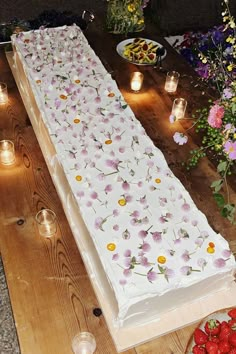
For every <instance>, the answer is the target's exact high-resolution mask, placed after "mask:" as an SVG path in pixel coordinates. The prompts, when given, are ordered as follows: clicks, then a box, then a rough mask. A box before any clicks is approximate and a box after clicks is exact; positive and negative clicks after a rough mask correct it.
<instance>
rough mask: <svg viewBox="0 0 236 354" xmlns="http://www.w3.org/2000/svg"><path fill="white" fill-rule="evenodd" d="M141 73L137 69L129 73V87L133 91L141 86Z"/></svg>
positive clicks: (138, 89)
mask: <svg viewBox="0 0 236 354" xmlns="http://www.w3.org/2000/svg"><path fill="white" fill-rule="evenodd" d="M143 78H144V76H143V74H142V73H140V72H139V71H134V72H133V73H132V74H131V78H130V87H131V90H132V91H134V92H139V91H140V90H141V88H142V84H143Z"/></svg>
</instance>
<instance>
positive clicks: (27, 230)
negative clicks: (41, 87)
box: [0, 22, 236, 354]
mask: <svg viewBox="0 0 236 354" xmlns="http://www.w3.org/2000/svg"><path fill="white" fill-rule="evenodd" d="M85 35H86V37H87V38H88V40H89V43H90V45H91V46H92V48H93V49H94V50H95V52H96V53H97V55H98V56H99V57H100V59H101V61H102V62H103V64H104V66H105V67H106V69H107V70H108V71H109V72H111V73H112V76H113V78H114V79H115V80H116V81H117V83H118V86H119V88H120V91H121V92H122V94H123V95H124V97H125V99H126V101H127V102H128V104H129V105H130V106H131V108H132V110H133V111H134V113H135V115H136V117H137V119H139V120H140V121H141V123H142V124H143V126H144V128H145V129H146V131H147V133H148V135H149V136H150V138H151V139H152V140H153V142H154V143H155V145H156V146H157V147H158V148H160V149H161V150H162V151H163V153H164V155H165V158H166V160H167V162H168V164H169V166H170V167H171V169H172V170H173V172H174V173H175V175H176V176H177V177H178V178H179V179H180V180H181V182H182V183H183V184H184V186H185V187H186V189H187V190H188V191H189V193H190V194H191V196H192V198H193V200H194V202H195V203H196V205H197V206H198V208H199V209H200V210H202V211H203V212H204V213H205V214H206V216H207V218H208V220H209V223H210V224H211V226H212V227H213V228H214V230H216V231H217V232H219V233H221V234H222V235H223V236H224V237H225V238H226V239H227V240H228V241H229V243H230V247H231V249H232V250H233V251H236V241H235V234H236V233H235V226H232V225H231V224H230V223H229V222H228V221H227V220H225V219H223V218H222V217H221V216H220V213H219V211H218V209H217V206H216V205H215V202H214V200H213V198H212V193H211V189H210V187H209V186H210V183H211V182H212V181H213V180H214V179H216V178H217V175H216V169H215V167H214V164H212V162H211V161H209V160H208V159H207V158H206V159H205V160H204V161H203V162H202V163H201V164H200V166H199V167H198V168H197V169H195V170H194V171H192V172H186V170H185V168H184V167H183V166H182V162H183V161H185V160H186V158H187V157H188V156H189V155H188V154H189V150H190V149H192V148H193V147H195V146H196V145H197V144H198V143H199V140H198V137H197V136H195V135H194V134H193V133H190V135H189V143H188V144H187V145H184V146H181V147H180V146H178V145H176V144H175V143H174V141H173V138H172V136H173V133H174V131H175V129H176V125H175V128H173V126H172V125H171V124H170V123H169V120H168V117H169V114H170V111H171V107H172V102H173V99H174V98H175V97H185V98H186V99H187V101H188V108H187V116H191V114H192V112H193V110H194V109H196V108H199V107H200V106H201V105H202V104H204V102H206V100H207V98H205V97H204V96H202V93H201V90H200V89H199V88H198V87H194V86H195V83H196V77H195V74H194V72H193V70H192V69H191V68H190V67H189V66H188V65H187V63H186V62H185V60H184V59H183V58H181V57H180V56H179V55H178V54H177V53H176V52H175V51H174V50H173V49H172V48H171V47H170V46H169V45H168V44H167V43H166V42H165V41H164V39H162V38H161V36H160V35H159V33H158V31H157V30H156V29H155V28H154V27H152V25H150V24H149V25H148V26H147V29H146V30H145V32H144V33H142V37H145V38H150V39H153V40H156V41H158V42H161V43H163V44H164V45H165V46H166V48H167V56H166V58H165V59H164V61H163V69H164V70H163V71H161V72H160V71H159V70H157V69H154V68H153V67H149V66H142V67H136V66H135V65H133V64H130V63H128V62H126V61H125V60H123V59H122V58H121V57H120V56H119V55H118V54H117V53H116V45H117V44H118V43H119V42H120V41H121V40H124V39H125V37H124V36H121V35H112V34H109V33H107V32H106V31H105V30H104V27H103V24H101V23H99V22H95V23H94V24H92V25H90V27H89V29H88V30H87V31H86V32H85ZM137 69H138V70H140V71H142V72H143V74H144V85H143V88H142V90H141V92H140V93H138V94H134V93H132V92H131V91H130V87H129V77H130V73H131V72H132V71H135V70H137ZM167 70H177V71H179V72H180V74H181V78H180V82H179V86H178V91H177V93H176V94H174V95H170V94H167V93H166V92H165V91H164V82H165V76H166V71H167ZM0 73H1V81H3V82H6V83H7V84H8V88H9V102H8V104H6V105H2V106H0V140H2V139H10V140H13V141H14V143H15V146H16V164H15V165H14V166H13V167H4V168H1V169H0V195H1V198H0V225H1V235H0V252H1V255H2V258H3V263H4V268H5V272H6V277H7V282H8V286H9V292H10V297H11V302H12V308H13V312H14V317H15V322H16V327H17V333H18V337H19V342H20V347H21V351H22V354H31V353H32V348H34V349H33V353H34V354H52V353H58V354H64V353H65V354H66V353H71V352H72V350H71V341H72V338H73V337H74V335H75V334H76V333H78V332H80V331H89V332H92V333H93V334H94V335H95V337H96V342H97V350H96V353H98V354H106V353H107V354H113V353H116V349H115V347H114V344H113V342H112V339H111V336H110V334H109V331H108V329H107V326H106V323H105V320H104V317H103V316H102V315H101V316H99V317H96V316H95V315H94V314H93V310H94V309H95V308H99V304H98V301H97V299H96V297H95V294H94V292H93V289H92V286H91V284H90V281H89V278H88V275H87V273H86V270H85V267H84V265H83V262H82V259H81V256H80V254H79V251H78V248H77V246H76V243H75V241H74V238H73V235H72V233H71V230H70V228H69V225H68V223H67V220H66V217H65V214H64V212H63V209H62V206H61V203H60V200H59V197H58V195H57V193H56V190H55V187H54V185H53V183H52V180H51V177H50V175H49V172H48V169H47V167H46V164H45V161H44V158H43V156H42V153H41V151H40V148H39V145H38V143H37V140H36V137H35V135H34V131H33V129H32V126H31V124H30V121H29V118H28V116H27V113H26V111H25V108H24V105H23V103H22V100H21V98H20V95H19V92H18V90H17V87H16V84H15V82H14V79H13V76H12V74H11V70H10V68H9V65H8V63H7V60H6V57H5V54H4V50H3V48H0ZM178 125H179V126H178V130H179V129H185V128H186V127H188V122H187V121H183V122H181V124H180V123H178ZM234 182H235V181H234V180H232V181H231V186H230V188H231V189H232V196H233V198H234V200H235V192H236V191H235V188H236V183H234ZM42 207H47V208H50V209H53V210H54V211H55V212H56V214H57V217H58V222H59V230H58V232H57V235H56V237H55V238H52V239H44V238H42V237H40V236H39V234H38V231H37V228H36V225H35V222H34V218H35V214H36V211H37V210H39V209H41V208H42ZM194 327H195V325H194V324H193V325H191V326H188V327H185V328H182V329H179V330H178V331H176V332H173V333H170V334H167V335H165V336H162V337H160V338H157V339H155V340H152V341H150V342H148V343H145V344H142V345H139V346H137V347H135V348H133V349H130V350H127V351H125V352H124V353H126V354H135V353H136V354H142V353H143V354H144V353H145V354H152V353H153V354H154V353H155V354H170V353H175V354H183V353H184V351H185V348H186V345H187V343H188V341H189V338H190V336H191V333H192V331H193V329H194Z"/></svg>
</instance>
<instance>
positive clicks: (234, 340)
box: [229, 332, 236, 347]
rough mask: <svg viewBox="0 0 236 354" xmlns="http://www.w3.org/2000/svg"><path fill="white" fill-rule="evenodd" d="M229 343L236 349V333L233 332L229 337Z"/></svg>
mask: <svg viewBox="0 0 236 354" xmlns="http://www.w3.org/2000/svg"><path fill="white" fill-rule="evenodd" d="M229 343H230V344H231V345H232V346H233V347H236V332H233V333H231V334H230V335H229Z"/></svg>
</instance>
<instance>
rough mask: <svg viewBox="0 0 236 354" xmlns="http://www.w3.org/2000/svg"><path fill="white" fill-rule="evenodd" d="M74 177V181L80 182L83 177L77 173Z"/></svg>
mask: <svg viewBox="0 0 236 354" xmlns="http://www.w3.org/2000/svg"><path fill="white" fill-rule="evenodd" d="M75 179H76V181H78V182H80V181H82V179H83V177H82V176H80V175H78V176H76V177H75Z"/></svg>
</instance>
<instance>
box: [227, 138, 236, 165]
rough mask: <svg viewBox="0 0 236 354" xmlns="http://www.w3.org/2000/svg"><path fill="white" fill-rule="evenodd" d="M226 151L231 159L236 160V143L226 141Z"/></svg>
mask: <svg viewBox="0 0 236 354" xmlns="http://www.w3.org/2000/svg"><path fill="white" fill-rule="evenodd" d="M224 151H225V152H226V153H227V154H228V157H229V159H231V160H236V141H234V142H233V141H230V140H228V141H226V143H225V144H224Z"/></svg>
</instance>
